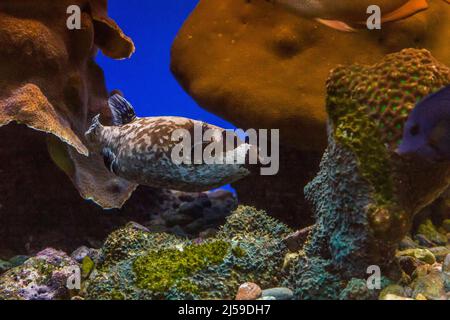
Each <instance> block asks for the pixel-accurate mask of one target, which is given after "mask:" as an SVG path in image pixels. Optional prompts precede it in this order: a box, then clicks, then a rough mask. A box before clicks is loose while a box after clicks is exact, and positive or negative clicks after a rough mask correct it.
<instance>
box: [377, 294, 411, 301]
mask: <svg viewBox="0 0 450 320" xmlns="http://www.w3.org/2000/svg"><path fill="white" fill-rule="evenodd" d="M381 300H408V301H409V300H414V299H411V298H406V297H401V296H397V295H395V294H387V295H386V296H384V297H383V299H381Z"/></svg>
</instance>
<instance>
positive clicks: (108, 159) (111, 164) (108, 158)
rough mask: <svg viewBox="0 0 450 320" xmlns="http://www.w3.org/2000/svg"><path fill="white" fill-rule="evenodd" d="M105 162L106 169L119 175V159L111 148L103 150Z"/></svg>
mask: <svg viewBox="0 0 450 320" xmlns="http://www.w3.org/2000/svg"><path fill="white" fill-rule="evenodd" d="M102 156H103V162H104V163H105V166H106V168H107V169H108V170H109V171H110V172H112V173H114V174H117V157H116V155H115V154H114V153H113V152H112V151H111V149H109V148H104V149H103V150H102Z"/></svg>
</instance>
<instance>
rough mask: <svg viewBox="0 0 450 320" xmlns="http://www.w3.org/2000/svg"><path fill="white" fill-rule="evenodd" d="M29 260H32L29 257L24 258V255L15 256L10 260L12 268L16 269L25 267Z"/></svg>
mask: <svg viewBox="0 0 450 320" xmlns="http://www.w3.org/2000/svg"><path fill="white" fill-rule="evenodd" d="M29 258H30V257H29V256H23V255H19V256H15V257H12V258H11V259H10V260H9V263H11V265H12V267H13V268H15V267H18V266H21V265H23V264H24V263H25V261H27V260H28V259H29Z"/></svg>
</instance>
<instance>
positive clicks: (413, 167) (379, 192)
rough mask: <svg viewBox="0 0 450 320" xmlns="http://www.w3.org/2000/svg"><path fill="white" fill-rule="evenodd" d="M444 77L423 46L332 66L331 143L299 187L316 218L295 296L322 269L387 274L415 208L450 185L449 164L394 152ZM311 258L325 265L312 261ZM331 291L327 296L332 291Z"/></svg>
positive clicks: (349, 274)
mask: <svg viewBox="0 0 450 320" xmlns="http://www.w3.org/2000/svg"><path fill="white" fill-rule="evenodd" d="M448 84H450V69H449V68H448V67H446V66H445V65H443V64H442V63H440V62H439V61H437V60H436V59H435V58H434V57H433V56H432V55H431V54H430V52H428V51H426V50H415V49H406V50H403V51H401V52H399V53H395V54H391V55H388V56H386V57H385V58H384V59H383V60H381V61H380V62H379V63H378V64H375V65H373V66H363V65H351V66H342V67H339V68H337V69H335V70H334V71H333V72H332V73H331V76H330V78H329V80H328V82H327V111H328V114H329V117H330V121H329V146H328V148H327V151H326V152H325V154H324V157H323V159H322V163H321V168H320V171H319V174H318V175H317V177H316V178H315V179H314V180H313V181H312V182H311V183H310V184H309V185H308V186H307V187H306V188H305V193H306V196H307V199H309V200H310V201H311V202H312V204H313V206H314V211H315V216H316V220H317V223H316V225H315V227H314V229H313V231H312V232H311V235H310V238H309V241H308V242H307V243H306V245H305V248H304V250H305V252H306V258H301V259H299V262H298V264H299V266H298V271H297V279H296V283H297V285H296V288H297V295H298V296H300V297H302V296H304V295H309V292H308V290H309V289H311V288H309V287H305V286H304V284H305V283H306V282H311V281H313V279H316V283H318V284H320V283H326V282H327V281H326V280H325V281H324V280H323V277H324V276H326V275H327V274H328V275H329V277H330V279H329V280H328V281H330V280H333V278H334V277H338V278H340V279H342V280H344V281H349V280H350V279H352V278H367V270H368V268H369V267H370V266H377V267H379V268H380V271H381V272H382V274H383V275H385V276H388V274H389V272H390V271H391V270H392V268H391V265H392V262H393V260H394V258H395V252H396V248H397V246H398V244H399V243H400V241H401V240H402V239H403V238H404V237H405V236H406V235H407V233H408V232H409V231H410V229H411V226H412V220H413V218H414V217H415V215H416V214H417V213H418V212H419V211H420V210H421V209H423V208H424V207H425V206H427V205H428V204H430V203H431V202H432V201H434V200H435V199H436V198H437V197H439V195H440V194H441V193H442V192H444V191H445V190H446V188H447V187H448V185H449V181H450V179H449V178H450V167H449V166H448V165H447V164H436V165H434V164H430V163H428V162H426V161H423V160H419V159H410V158H401V157H399V156H398V155H397V154H396V153H395V150H396V148H397V145H398V143H399V142H400V139H401V137H402V132H403V125H404V123H405V122H406V119H407V117H408V114H409V112H410V110H412V108H413V107H414V106H415V104H416V102H417V101H419V100H421V99H422V98H423V97H425V96H427V95H429V94H431V93H433V92H435V91H437V90H439V89H440V88H442V87H444V86H446V85H448ZM313 257H315V259H316V261H319V263H318V265H324V266H328V267H327V268H326V269H325V270H323V271H324V272H321V273H320V274H319V273H318V271H319V270H320V269H318V270H314V267H312V266H311V263H310V260H311V259H312V258H313ZM316 263H317V262H316ZM305 269H307V270H308V271H310V272H313V273H314V274H315V273H317V274H316V275H315V276H314V275H313V274H308V273H305V272H304V270H305ZM333 282H334V280H333ZM328 290H329V289H328ZM330 293H331V295H329V297H328V298H336V292H330ZM320 294H321V295H322V294H323V292H321V293H320Z"/></svg>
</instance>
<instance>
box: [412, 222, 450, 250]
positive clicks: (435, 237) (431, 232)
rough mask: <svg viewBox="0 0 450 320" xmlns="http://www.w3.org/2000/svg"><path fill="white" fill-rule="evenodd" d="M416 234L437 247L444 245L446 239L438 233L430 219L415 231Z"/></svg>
mask: <svg viewBox="0 0 450 320" xmlns="http://www.w3.org/2000/svg"><path fill="white" fill-rule="evenodd" d="M417 233H418V234H422V235H424V236H425V237H426V238H427V239H428V240H430V241H431V242H433V243H435V244H437V245H446V244H447V237H446V236H445V235H444V234H442V233H440V232H439V231H438V230H437V229H436V227H435V225H434V224H433V222H432V221H431V219H427V220H425V221H424V222H423V223H422V224H421V225H420V226H419V227H418V229H417Z"/></svg>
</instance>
